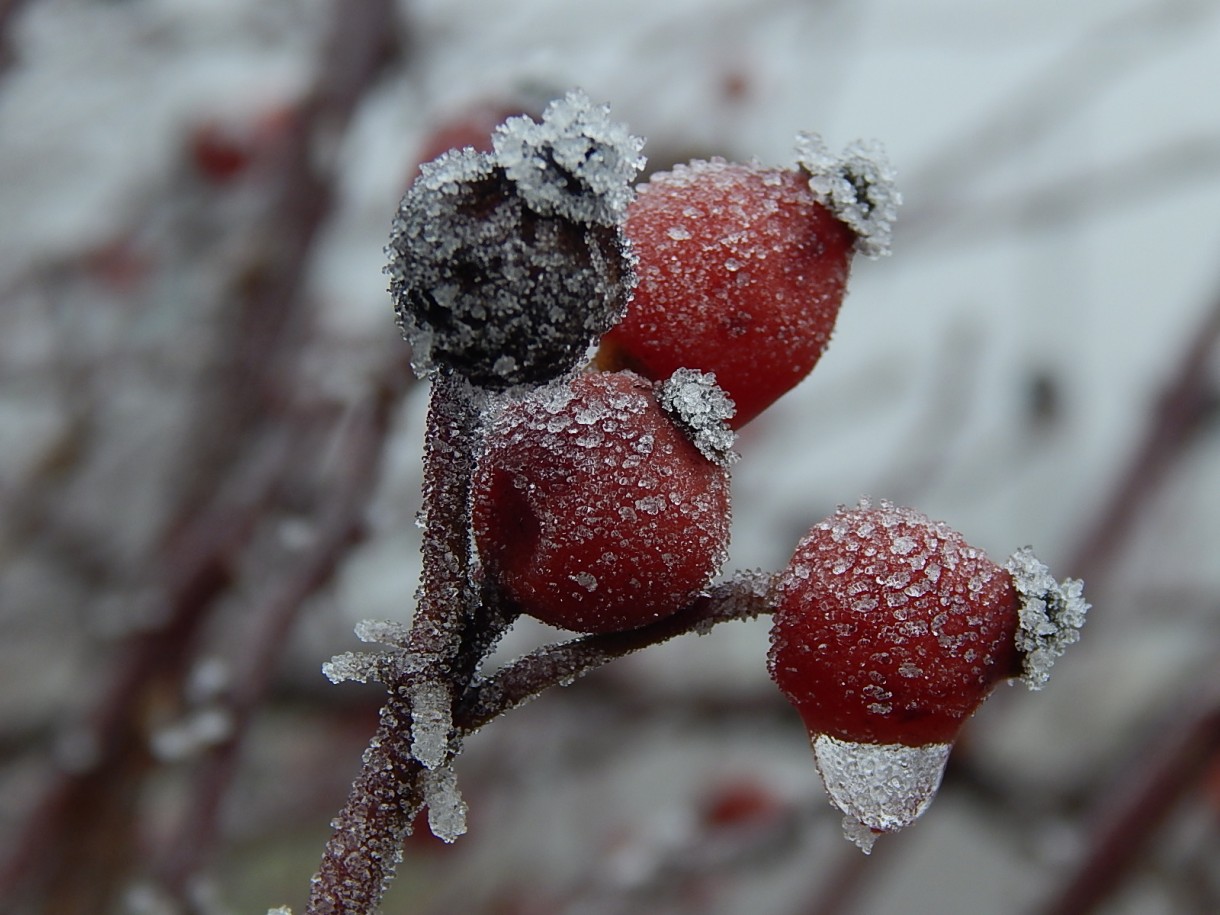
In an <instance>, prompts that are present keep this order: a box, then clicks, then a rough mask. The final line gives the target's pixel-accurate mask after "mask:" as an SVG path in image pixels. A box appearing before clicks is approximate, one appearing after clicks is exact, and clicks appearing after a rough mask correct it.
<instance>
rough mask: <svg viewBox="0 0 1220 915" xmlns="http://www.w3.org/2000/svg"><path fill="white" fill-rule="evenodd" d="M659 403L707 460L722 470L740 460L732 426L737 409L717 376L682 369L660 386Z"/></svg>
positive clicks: (658, 389) (695, 370)
mask: <svg viewBox="0 0 1220 915" xmlns="http://www.w3.org/2000/svg"><path fill="white" fill-rule="evenodd" d="M657 400H658V401H659V402H660V404H661V408H662V409H663V410H665V412H666V413H668V414H669V415H670V417H672V418H673V420H674V421H675V422H676V423H677V424H678V425H679V426H681V427H682V428H683V429H684V430H685V431H686V433H687V435H689V436H690V439H691V441H692V442H694V444H695V447H696V448H698V449H699V452H700V453H701V454H702V455H703V456H704V457H705V458H707V459H708V460H709V461H713V462H714V463H716V464H719V465H721V466H722V467H727V466H728V465H729V464H732V463H733V462H734V461H736V460H737V458H738V455H737V453H736V452H734V451H733V443H734V442H735V441H736V439H737V436H736V435H735V434H734V433H733V430H732V429H730V428H729V425H728V421H729V420H730V419H732V417H733V414H734V413H735V412H736V408H735V407H734V405H733V401H732V399H731V398H730V397H729V395H728V394H726V393H725V392H724V390H723V389H721V387H720V386H719V385H717V384H716V376H715V375H713V374H711V373H708V372H700V371H698V370H697V369H685V368H684V369H678V370H677V371H675V372H674V373H673V374H672V375H670V376H669V378H667V379H666V380H665V381H663V382H661V383H660V384H659V385H658V386H657Z"/></svg>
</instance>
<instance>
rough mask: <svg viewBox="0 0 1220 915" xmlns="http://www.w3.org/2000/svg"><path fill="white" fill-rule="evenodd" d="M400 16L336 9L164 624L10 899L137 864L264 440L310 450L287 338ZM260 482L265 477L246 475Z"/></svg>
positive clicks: (268, 229)
mask: <svg viewBox="0 0 1220 915" xmlns="http://www.w3.org/2000/svg"><path fill="white" fill-rule="evenodd" d="M393 13H394V11H393V9H392V5H391V4H390V3H388V2H382V0H379V2H375V3H366V4H360V5H358V6H357V7H354V8H352V7H349V6H348V5H346V4H341V3H336V4H335V5H334V21H333V24H332V27H331V41H330V43H329V45H328V47H327V48H326V49H325V54H324V56H323V62H322V66H321V68H320V72H321V76H320V77H319V80H318V83H317V85H316V88H315V89H314V91H313V92H312V93H311V95H310V96H308V97H307V98H306V100H305V104H304V114H303V116H302V117H301V119H300V120H299V121H298V122H297V124H296V129H295V130H294V131H290V132H289V135H288V136H287V137H286V138H285V140H284V142H283V144H282V145H281V147H280V148H279V149H278V150H277V155H278V156H279V157H281V161H279V162H278V163H275V165H276V167H274V168H271V169H269V173H270V175H271V178H272V182H273V184H272V192H271V193H270V194H269V195H268V203H267V209H266V211H265V214H264V217H263V218H264V220H265V224H264V226H263V227H262V228H263V234H264V237H266V238H267V239H268V240H269V241H270V244H269V245H268V246H267V247H266V248H265V249H263V250H261V251H256V252H254V254H253V258H252V260H251V261H250V263H248V264H246V265H245V266H244V267H241V268H239V271H240V275H239V276H236V277H234V280H233V283H232V287H231V288H232V289H233V291H234V301H233V311H234V316H235V318H236V322H235V323H234V324H233V325H232V334H231V336H230V338H229V339H228V341H227V342H228V343H229V344H231V346H230V347H229V348H228V349H226V350H225V351H224V352H225V356H224V358H225V360H226V361H227V362H228V363H229V364H230V366H231V370H229V371H225V372H222V373H220V376H219V377H220V378H221V379H222V380H223V381H224V383H223V384H222V385H221V387H220V389H219V390H216V391H214V392H212V393H211V396H209V397H208V398H206V401H207V403H208V404H209V406H208V408H207V410H206V411H205V412H204V414H203V415H202V416H201V421H200V423H199V425H198V428H199V429H200V430H201V438H200V442H201V446H204V445H206V447H201V449H200V450H201V451H202V452H203V453H204V454H206V456H207V462H206V463H205V464H202V465H201V466H200V467H199V473H198V474H197V475H196V479H195V486H194V487H193V488H191V489H190V490H188V492H187V493H186V495H185V497H184V499H183V502H182V505H181V507H180V508H179V510H178V513H177V515H178V518H179V521H178V522H177V524H176V525H174V527H176V528H177V530H176V531H175V532H174V533H173V534H171V536H170V537H169V538H168V540H167V543H166V545H165V550H166V556H165V557H163V558H161V559H160V560H159V561H157V560H153V559H150V562H149V565H150V567H152V568H168V569H169V570H170V573H169V575H168V584H167V586H166V601H165V602H166V606H167V608H168V609H167V612H166V616H165V623H164V624H162V626H161V627H160V628H158V629H155V630H153V631H151V632H148V633H143V634H140V635H137V636H135V637H134V638H133V639H132V641H131V644H130V645H128V646H127V648H126V650H125V651H121V652H119V653H118V655H117V657H118V661H117V666H116V668H115V670H116V680H115V683H114V685H113V686H112V687H111V689H110V690H108V691H107V692H106V693H105V696H104V698H103V699H102V700H101V701H100V702H99V704H98V709H97V711H96V712H95V714H94V716H93V721H92V723H91V725H90V726H89V736H88V739H89V741H90V745H91V750H92V752H91V754H90V757H89V759H88V762H87V763H86V764H85V765H84V766H83V767H81V768H80V769H79V770H74V771H70V772H67V771H65V772H60V773H59V774H58V775H56V776H54V777H53V778H52V780H51V785H50V786H49V787H48V788H47V790H46V793H45V794H44V796H43V798H42V799H41V800H40V801H38V802H36V803H35V804H34V805H33V813H32V815H31V816H30V818H29V821H28V824H27V826H26V828H25V830H24V838H23V839H22V840H20V841H19V842H18V844H17V846H16V848H17V851H16V853H15V855H14V857H13V859H12V860H11V861H9V862H7V864H6V866H5V867H4V868H3V870H2V871H0V897H3V898H14V899H15V898H18V897H25V896H31V895H33V896H38V895H40V894H42V893H44V892H45V893H47V894H48V895H47V897H46V899H45V900H44V901H45V904H46V906H47V910H48V911H56V912H59V913H64V915H67V913H74V912H80V913H92V912H97V911H99V910H105V908H106V905H107V900H108V899H110V898H112V897H113V896H114V895H115V894H116V893H117V892H118V891H119V889H120V888H121V887H122V886H123V884H124V882H125V881H126V880H127V879H128V877H129V874H130V871H131V869H132V867H133V866H134V864H135V862H136V861H138V860H139V853H138V849H137V846H136V841H137V839H136V830H137V825H138V824H137V823H136V819H135V818H136V814H137V805H136V801H137V799H138V797H139V794H140V788H141V785H142V784H143V782H144V780H145V778H146V777H147V776H148V775H149V773H150V772H151V770H152V765H153V761H152V758H151V755H150V752H149V749H148V746H147V735H146V734H145V717H146V716H147V714H148V712H149V710H150V708H151V707H153V706H155V705H157V704H158V703H160V702H162V701H163V699H162V697H166V696H175V695H177V693H178V692H179V689H178V686H179V685H180V681H181V679H182V677H183V676H185V674H186V672H187V671H188V670H189V667H190V665H189V664H188V663H186V659H187V658H188V657H189V655H190V652H191V651H192V650H193V646H194V641H195V637H196V635H197V633H198V632H199V630H200V628H201V626H202V625H203V622H204V621H205V620H206V619H207V618H208V615H209V613H210V611H211V609H212V608H213V607H214V606H215V601H216V598H217V597H218V596H219V595H221V594H223V593H224V592H225V591H226V590H227V589H228V587H229V585H230V572H231V566H232V563H233V559H234V553H235V552H236V551H239V550H240V549H241V548H242V546H243V545H244V544H245V542H246V541H247V539H248V538H249V537H250V535H251V534H252V532H253V529H254V527H255V526H256V524H257V522H258V521H259V520H260V518H261V517H262V515H263V507H264V506H263V503H264V501H265V499H266V498H268V497H269V495H270V487H271V484H272V482H273V481H274V480H275V479H277V478H279V477H280V476H281V475H282V474H281V473H278V472H277V473H271V474H268V473H266V455H265V454H264V451H265V449H266V448H267V447H268V445H267V442H268V441H270V442H271V443H272V445H271V448H272V451H273V452H275V453H277V454H279V455H280V461H281V468H282V462H284V461H288V460H294V459H296V460H299V455H298V454H295V453H290V454H288V455H287V456H286V457H285V456H284V454H283V453H282V452H281V451H280V449H281V448H282V447H283V446H284V445H285V444H287V442H286V441H285V440H284V438H283V436H282V435H281V433H280V432H279V431H278V430H276V429H275V428H274V427H275V425H276V423H277V422H279V420H280V419H281V416H280V413H279V407H278V403H279V399H280V398H279V396H278V388H279V387H280V385H281V384H282V379H283V378H284V373H285V371H286V368H287V365H288V364H289V363H290V362H291V361H292V360H293V358H294V356H293V354H292V352H291V343H292V341H294V340H296V339H299V334H300V328H301V327H302V326H303V324H304V322H303V321H302V320H300V319H299V317H295V315H296V313H297V312H299V311H300V310H301V295H300V293H301V289H302V286H303V283H304V278H305V274H306V267H307V265H308V263H309V253H310V250H311V248H312V244H313V240H314V238H315V237H316V234H317V231H318V229H319V227H320V226H321V225H322V223H323V221H324V220H325V219H326V217H327V215H328V213H329V211H330V201H331V197H332V194H331V192H330V184H331V182H332V181H333V180H334V176H333V173H332V171H331V170H329V169H327V170H320V169H319V166H318V164H317V158H318V157H317V150H319V149H321V148H323V147H324V146H331V145H333V142H334V139H335V137H336V136H337V135H338V134H339V133H341V132H342V131H343V130H344V128H345V126H346V124H347V122H348V120H349V119H350V117H351V115H352V113H353V110H354V108H355V106H356V104H357V103H358V101H359V100H360V98H361V97H362V95H363V93H364V91H366V90H367V88H368V87H369V86H370V85H371V83H372V82H373V80H374V79H375V77H376V76H377V74H378V73H379V72H380V70H381V68H382V66H383V65H384V63H385V62H386V60H387V53H388V51H389V50H390V47H391V46H390V43H389V42H390V40H391V39H392V37H393V35H394V34H395V30H394V28H393V24H394V15H393ZM209 414H210V415H211V419H212V420H215V421H209ZM264 425H270V426H271V427H272V428H271V431H270V433H269V434H268V435H256V434H254V433H255V430H257V429H259V428H260V427H262V426H264ZM287 451H288V452H292V451H293V449H292V447H291V446H290V447H288V448H287ZM251 476H253V477H254V478H255V481H256V482H258V485H253V486H251V485H250V480H249V478H250V477H251ZM226 480H228V481H238V482H239V483H240V484H241V485H239V486H238V488H239V489H242V487H243V486H246V487H249V488H250V489H252V490H253V492H246V491H244V490H243V491H242V492H241V494H240V496H239V498H238V504H237V505H236V506H234V505H232V504H231V502H230V501H229V500H230V499H231V496H230V495H229V492H228V490H229V489H230V488H232V487H224V486H221V485H220V484H221V483H222V482H223V481H226ZM217 488H221V489H224V490H225V494H224V497H223V498H222V499H220V500H216V498H215V496H214V495H212V492H213V491H214V490H216V489H217Z"/></svg>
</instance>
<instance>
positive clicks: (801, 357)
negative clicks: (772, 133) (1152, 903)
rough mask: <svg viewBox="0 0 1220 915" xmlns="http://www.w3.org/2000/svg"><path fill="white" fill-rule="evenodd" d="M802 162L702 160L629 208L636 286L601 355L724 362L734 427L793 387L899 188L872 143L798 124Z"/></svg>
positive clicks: (611, 364) (650, 372)
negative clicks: (835, 141)
mask: <svg viewBox="0 0 1220 915" xmlns="http://www.w3.org/2000/svg"><path fill="white" fill-rule="evenodd" d="M798 151H799V155H798V167H797V168H793V169H778V168H765V167H763V166H761V165H758V164H751V165H739V164H736V163H731V162H726V161H723V160H719V159H716V160H712V161H706V162H704V161H697V162H692V163H690V164H689V165H679V166H677V167H676V168H674V170H673V171H671V172H667V173H663V174H658V175H654V176H653V177H652V179H651V180H650V181H649V182H648V183H647V184H645V185H644V186H642V187H641V188H639V193H638V195H637V197H636V199H635V200H634V201H632V202H631V204H629V206H628V208H627V223H626V227H625V233H626V236H627V239H628V242H629V243H630V244H631V246H632V250H633V252H634V253H635V255H636V257H637V265H636V273H637V277H638V285H637V287H636V289H635V293H634V297H633V299H632V300H631V302H630V304H629V305H628V309H627V314H626V316H625V317H624V319H623V320H622V321H621V322H620V323H619V324H618V325H616V326H615V327H613V328H612V329H611V330H610V331H609V332H608V333H607V334H606V335H605V336H604V337H603V339H602V344H601V351H600V353H599V356H598V364H599V366H601V367H603V368H610V369H613V368H631V369H634V370H636V371H638V372H640V373H641V374H644V375H646V376H648V377H649V378H665V377H668V376H669V375H670V374H671V373H672V372H673V371H674V370H675V369H677V368H679V367H682V366H689V367H693V368H697V369H700V370H701V371H706V372H711V373H713V374H715V376H716V379H717V381H718V382H719V384H720V385H721V386H722V387H723V388H724V389H725V391H726V392H727V393H728V394H729V396H730V397H732V398H733V400H734V402H735V403H736V404H737V415H736V417H735V420H734V423H733V425H734V427H735V428H740V427H741V426H742V425H744V424H745V423H747V422H749V421H750V420H751V419H753V418H754V417H755V416H757V415H758V414H759V413H760V412H762V411H763V410H764V409H765V408H766V407H767V406H769V405H770V404H771V403H772V402H773V401H775V400H776V399H777V398H778V397H780V396H781V395H782V394H784V393H785V392H786V391H788V390H789V389H791V388H792V387H794V386H795V385H796V384H797V383H798V382H799V381H800V380H801V379H803V378H804V377H805V376H806V375H807V374H809V372H810V370H811V369H812V368H813V366H814V365H815V364H816V362H817V361H818V359H819V358H820V357H821V355H822V352H823V351H824V350H825V348H826V345H827V343H828V342H829V340H830V334H831V331H832V329H833V328H834V323H835V319H836V317H837V315H838V312H839V306H840V305H841V303H842V301H843V295H844V292H845V289H846V285H847V278H848V273H849V269H850V265H851V259H852V254H853V252H854V251H862V252H864V253H867V254H869V255H871V256H875V255H877V254H881V253H884V252H885V251H886V250H887V249H888V242H889V233H890V226H891V223H892V221H893V218H894V214H895V208H896V206H897V204H898V201H899V198H898V195H897V193H896V192H895V191H894V190H893V188H892V185H891V183H890V182H891V179H892V176H891V174H890V171H889V168H888V166H887V165H886V164H885V162H884V160H883V159H882V158H880V155H879V153H878V152H877V151H876V150H873V149H870V148H867V147H864V146H860V145H856V146H853V147H851V148H849V149H848V151H847V152H846V153H845V154H844V155H843V156H841V157H833V156H830V155H828V154H827V153H826V151H825V149H824V147H822V146H821V144H820V141H818V140H817V139H816V138H813V137H803V138H802V140H801V145H800V146H799V147H798Z"/></svg>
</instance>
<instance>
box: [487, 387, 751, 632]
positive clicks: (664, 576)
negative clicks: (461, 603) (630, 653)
mask: <svg viewBox="0 0 1220 915" xmlns="http://www.w3.org/2000/svg"><path fill="white" fill-rule="evenodd" d="M473 529H474V536H475V543H476V546H477V548H478V552H479V556H480V558H481V560H482V561H483V563H484V564H485V565H486V567H487V568H488V570H489V572H490V573H491V574H493V575H496V576H497V577H498V578H499V580H500V582H501V584H502V586H503V587H504V588H505V589H506V591H507V592H508V593H509V595H510V596H511V597H512V598H513V599H514V600H515V601H516V602H517V603H518V604H519V605H520V607H521V609H522V610H523V611H524V612H526V613H528V614H530V615H531V616H534V617H536V618H537V619H540V620H542V621H543V622H546V623H550V624H551V625H554V626H559V627H562V628H564V629H571V630H574V631H578V632H614V631H619V630H624V629H632V628H635V627H638V626H642V625H645V624H647V623H651V622H653V621H655V620H658V619H661V618H663V617H665V616H668V615H670V614H672V613H674V612H676V611H677V610H679V609H681V608H682V607H683V606H685V605H686V604H687V603H689V602H690V600H691V599H692V598H693V597H694V596H695V595H696V594H697V593H698V592H699V591H700V590H701V589H702V588H703V587H705V586H706V585H707V584H708V582H709V581H710V580H711V578H712V577H713V576H714V575H715V574H716V572H717V571H718V569H719V567H720V564H721V562H722V561H723V559H724V556H725V549H726V545H727V542H728V535H729V486H728V476H727V473H726V471H725V470H724V468H723V467H721V466H719V465H717V464H715V463H713V462H712V461H710V460H708V459H707V458H706V457H704V456H703V454H701V453H700V452H699V451H698V450H697V449H696V447H695V445H694V444H692V442H691V440H690V439H689V438H688V437H687V435H686V434H685V433H684V432H683V431H682V429H681V428H680V427H679V426H678V425H676V424H675V423H674V421H673V420H671V419H670V417H669V416H668V415H667V414H666V413H665V412H664V411H663V410H662V408H661V407H660V405H659V404H658V401H657V398H656V397H655V396H654V393H653V388H652V385H651V384H649V383H648V382H647V381H645V380H644V379H643V378H640V377H639V376H638V375H635V374H633V373H630V372H616V373H593V374H583V375H578V376H576V377H575V378H573V379H571V380H566V381H560V382H555V383H553V384H550V385H547V386H546V387H543V388H539V389H537V390H535V391H533V392H531V393H530V394H528V395H526V396H525V397H524V398H523V399H521V400H517V401H513V402H511V403H510V404H509V405H508V406H507V407H506V408H505V409H504V411H503V412H502V413H501V414H500V415H499V416H498V417H497V418H496V420H495V421H494V423H493V424H492V426H491V428H490V429H489V430H488V433H487V438H486V445H485V450H484V453H483V455H482V457H481V459H480V462H479V466H478V469H477V471H476V474H475V480H474V508H473Z"/></svg>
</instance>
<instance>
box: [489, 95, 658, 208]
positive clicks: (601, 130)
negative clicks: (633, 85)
mask: <svg viewBox="0 0 1220 915" xmlns="http://www.w3.org/2000/svg"><path fill="white" fill-rule="evenodd" d="M492 143H493V146H494V149H495V159H496V162H497V164H499V165H500V166H502V167H503V168H504V170H505V172H506V173H507V174H508V177H509V179H510V180H511V181H512V182H513V183H514V184H516V186H517V191H518V193H520V194H521V196H522V198H523V199H524V200H525V202H526V204H527V205H528V206H529V207H530V208H531V209H532V210H534V211H535V212H536V213H539V214H540V215H543V216H551V215H559V216H563V217H565V218H567V219H571V220H574V221H576V222H591V223H597V224H599V225H603V226H617V225H619V224H620V223H621V222H622V221H623V218H624V216H625V214H626V210H627V204H628V203H630V201H631V197H632V190H631V182H632V181H633V180H634V179H635V176H636V175H637V174H638V173H639V172H640V170H641V169H642V168H643V167H644V157H643V156H642V155H641V154H640V150H642V149H643V148H644V141H643V140H642V139H641V138H639V137H634V136H632V135H631V134H630V133H629V132H628V131H627V128H626V127H624V126H623V125H622V124H617V123H615V122H613V121H611V120H610V108H609V106H606V105H601V106H595V105H594V104H593V103H592V102H590V101H589V98H588V96H586V95H585V94H584V93H583V92H581V91H579V90H576V91H573V92H569V93H568V94H567V95H566V96H564V97H563V98H562V99H558V100H556V101H554V102H552V103H551V104H550V105H548V106H547V109H546V111H544V112H543V113H542V122H541V123H535V122H534V120H533V119H532V118H530V117H529V116H527V115H523V116H521V117H515V118H509V119H508V120H507V121H505V122H504V123H503V124H502V125H500V126H499V127H498V128H496V132H495V134H494V135H493V137H492Z"/></svg>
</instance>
